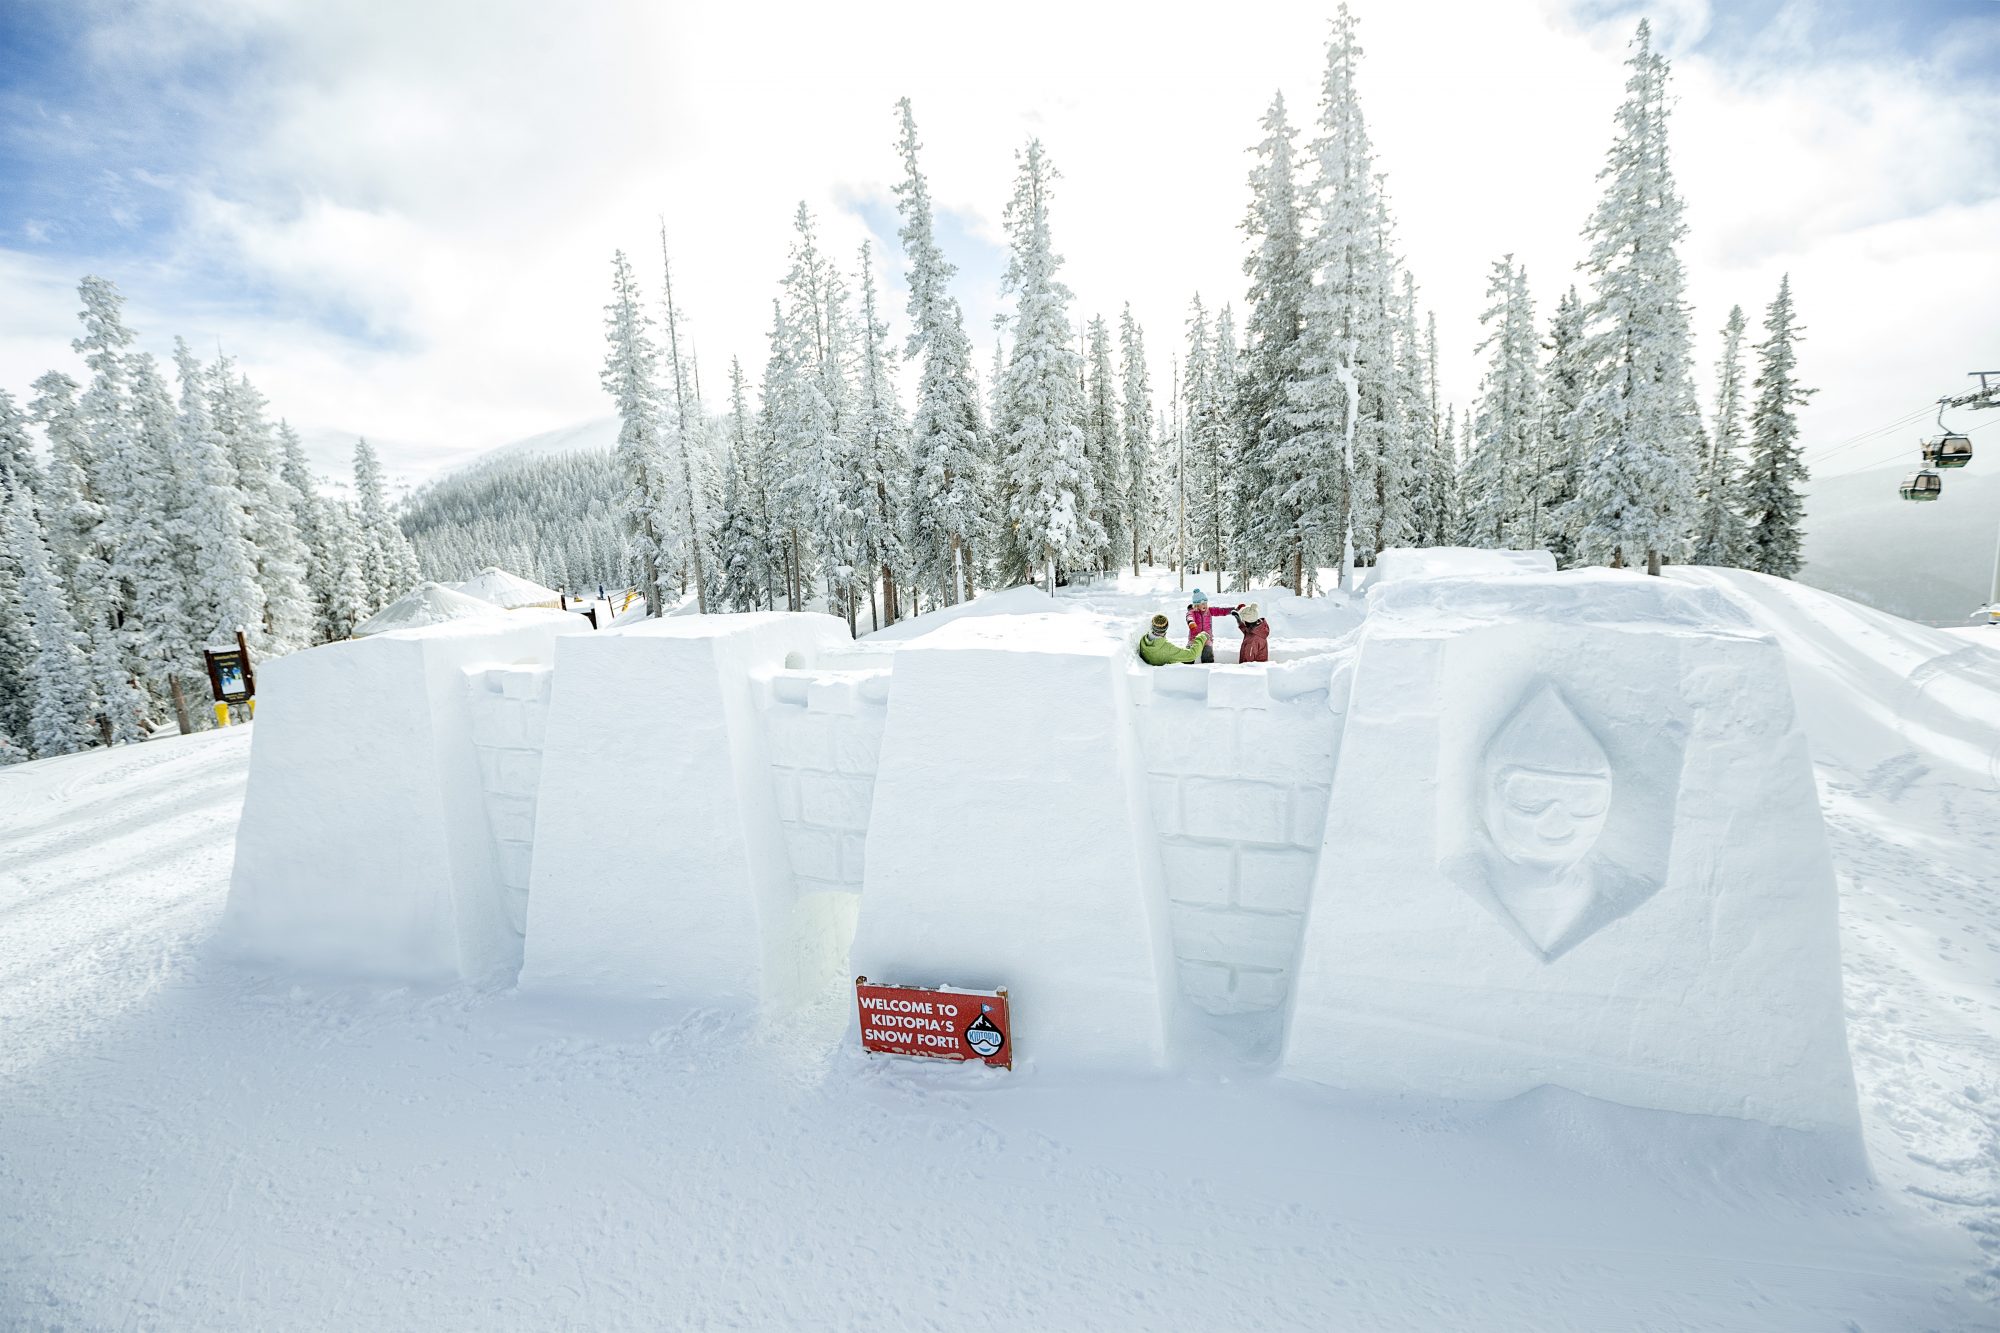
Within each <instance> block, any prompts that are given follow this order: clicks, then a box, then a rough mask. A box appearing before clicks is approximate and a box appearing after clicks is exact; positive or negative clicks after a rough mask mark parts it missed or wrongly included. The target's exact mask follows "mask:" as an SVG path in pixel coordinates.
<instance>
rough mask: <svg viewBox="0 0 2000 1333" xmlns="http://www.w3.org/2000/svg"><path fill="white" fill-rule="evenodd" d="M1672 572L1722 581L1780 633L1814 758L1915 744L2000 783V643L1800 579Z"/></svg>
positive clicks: (1878, 753)
mask: <svg viewBox="0 0 2000 1333" xmlns="http://www.w3.org/2000/svg"><path fill="white" fill-rule="evenodd" d="M1669 573H1670V576H1671V577H1672V578H1674V579H1676V580H1679V581H1681V582H1685V583H1692V584H1698V585H1701V586H1705V587H1710V588H1714V589H1716V590H1717V591H1719V592H1721V593H1722V594H1723V595H1724V596H1726V597H1728V598H1729V599H1730V600H1731V601H1732V602H1734V603H1735V604H1736V605H1737V606H1739V607H1740V608H1742V610H1743V611H1744V612H1745V613H1747V614H1748V615H1749V616H1750V618H1751V620H1752V621H1753V622H1754V623H1755V624H1756V625H1757V627H1758V628H1759V629H1762V630H1764V631H1766V632H1768V633H1770V634H1771V635H1773V636H1775V637H1776V638H1777V640H1778V643H1779V645H1780V646H1781V647H1783V648H1784V650H1785V658H1786V662H1787V664H1788V666H1789V670H1790V673H1791V678H1792V693H1793V697H1794V699H1795V701H1796V703H1797V706H1798V710H1799V718H1800V721H1801V722H1802V723H1803V724H1804V726H1805V729H1806V735H1807V738H1808V739H1809V741H1810V742H1811V744H1812V751H1813V758H1814V759H1816V760H1818V761H1819V762H1821V763H1830V764H1837V765H1839V766H1840V767H1842V768H1845V769H1848V770H1850V771H1852V772H1854V773H1858V774H1860V773H1868V772H1871V771H1873V770H1876V769H1877V768H1879V767H1880V766H1882V765H1884V764H1892V763H1898V762H1901V763H1908V762H1909V759H1908V756H1910V755H1911V754H1912V753H1913V752H1914V754H1915V755H1918V756H1921V760H1922V761H1923V762H1926V763H1930V764H1943V765H1948V766H1950V767H1952V768H1954V769H1957V770H1959V772H1960V775H1961V776H1962V777H1963V778H1965V779H1967V780H1969V781H1970V782H1971V784H1972V785H1974V786H1983V787H1988V788H1992V787H2000V652H1995V651H1994V650H1993V649H1992V648H1989V647H1987V646H1986V645H1984V644H1981V643H1967V642H1966V640H1965V637H1964V636H1962V635H1957V634H1951V633H1948V632H1946V631H1944V630H1940V629H1932V628H1929V627H1928V626H1924V625H1918V624H1915V623H1913V622H1911V621H1908V620H1903V619H1901V618H1899V617H1897V616H1892V615H1889V614H1888V613H1886V612H1883V611H1876V610H1872V609H1870V608H1869V607H1865V606H1862V605H1861V604H1860V603H1858V602H1852V601H1849V600H1848V599H1847V598H1845V597H1841V596H1839V595H1837V594H1835V593H1830V592H1822V591H1820V590H1819V589H1817V588H1809V587H1807V586H1806V585H1804V584H1802V583H1794V582H1792V581H1791V580H1789V579H1780V578H1772V577H1771V576H1769V575H1767V574H1753V573H1751V572H1749V571H1748V570H1741V569H1714V568H1708V567H1702V566H1692V567H1686V568H1677V569H1673V570H1670V571H1669ZM1994 637H1995V641H1996V642H2000V630H1995V631H1994Z"/></svg>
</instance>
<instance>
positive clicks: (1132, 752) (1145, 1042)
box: [850, 613, 1174, 1067]
mask: <svg viewBox="0 0 2000 1333" xmlns="http://www.w3.org/2000/svg"><path fill="white" fill-rule="evenodd" d="M1133 637H1134V636H1133V633H1132V632H1131V630H1130V627H1128V626H1126V625H1124V624H1122V623H1120V622H1119V621H1117V620H1112V619H1107V618H1103V617H1097V616H1090V615H1086V614H1078V613H1072V614H1066V615H1064V614H1045V615H1011V616H988V617H971V618H966V619H961V620H958V621H956V622H954V623H952V624H949V625H946V626H945V627H943V628H942V629H939V630H937V631H936V632H934V633H931V634H928V635H925V636H924V637H923V638H921V639H918V640H916V641H915V642H912V643H910V644H909V645H907V646H906V647H905V648H903V650H902V651H901V652H899V653H898V654H897V655H896V675H895V692H894V694H893V695H892V696H891V700H890V708H889V718H888V726H887V731H886V733H885V735H884V737H883V740H882V755H881V766H880V769H879V771H878V773H877V775H876V781H875V808H874V815H873V819H872V821H871V822H870V825H869V829H868V856H867V872H866V876H865V879H864V887H863V890H862V895H861V919H860V923H859V926H858V928H857V930H856V934H855V939H854V949H853V954H852V961H851V964H850V970H851V971H853V972H855V973H857V974H863V975H866V976H869V977H872V978H874V979H875V980H877V981H883V982H892V983H905V984H920V985H938V984H951V985H958V986H969V987H975V988H980V989H990V988H993V987H998V986H1007V987H1011V988H1013V989H1014V991H1015V992H1016V993H1017V994H1018V995H1019V996H1020V999H1019V1002H1018V1004H1016V1005H1015V1007H1014V1011H1013V1012H1014V1020H1015V1022H1016V1023H1017V1024H1018V1025H1020V1029H1021V1030H1022V1031H1024V1032H1032V1033H1033V1034H1034V1036H1033V1044H1032V1048H1030V1047H1028V1046H1027V1045H1025V1044H1024V1046H1023V1053H1024V1054H1025V1055H1029V1056H1030V1057H1031V1058H1032V1059H1033V1060H1034V1061H1035V1062H1037V1063H1047V1064H1049V1065H1091V1066H1107V1065H1109V1066H1125V1067H1148V1066H1156V1065H1159V1064H1161V1063H1162V1062H1163V1061H1164V1060H1165V1058H1166V1055H1167V1049H1168V1041H1169V1031H1168V1016H1169V1013H1170V1012H1171V1005H1172V997H1173V994H1174V990H1173V986H1174V955H1173V948H1172V945H1171V942H1170V940H1169V937H1168V920H1167V903H1166V892H1165V881H1164V875H1163V872H1162V870H1161V865H1160V855H1159V848H1158V844H1157V842H1156V840H1155V838H1154V836H1153V829H1152V821H1151V818H1150V816H1149V815H1148V813H1147V809H1146V802H1145V796H1144V791H1143V786H1142V784H1143V774H1144V760H1143V757H1142V756H1141V754H1140V752H1139V744H1138V738H1137V734H1136V731H1135V727H1134V722H1133V715H1132V705H1131V702H1130V700H1129V698H1128V696H1127V685H1126V666H1127V664H1128V662H1129V661H1130V660H1131V654H1132V642H1133Z"/></svg>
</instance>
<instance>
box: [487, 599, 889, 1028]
mask: <svg viewBox="0 0 2000 1333" xmlns="http://www.w3.org/2000/svg"><path fill="white" fill-rule="evenodd" d="M847 637H848V635H847V628H846V626H845V625H843V624H841V623H840V622H839V621H837V620H835V619H834V618H832V617H831V616H817V615H786V614H775V613H762V614H755V615H734V616H688V617H677V618H671V619H659V620H651V621H647V622H644V623H642V624H638V625H633V626H629V627H621V628H619V629H617V630H613V631H606V632H603V633H594V634H593V633H585V634H581V635H575V636H571V637H568V638H565V639H564V640H563V641H562V643H561V645H560V646H559V649H558V651H557V654H556V663H555V666H556V671H555V685H554V692H553V695H552V698H551V702H550V708H549V721H548V738H547V748H546V750H545V752H544V754H543V757H542V773H541V784H540V795H539V799H538V802H537V808H536V837H535V852H534V861H533V866H532V869H531V871H530V874H529V886H530V889H529V897H528V933H527V947H526V953H525V958H524V961H523V964H522V969H521V985H522V987H523V988H524V989H539V990H561V991H588V992H591V993H596V994H610V995H623V996H629V997H641V998H666V999H674V1000H681V1001H687V1002H691V1003H699V1004H724V1005H727V1004H738V1005H750V1006H754V1005H756V1004H758V1003H761V1002H772V1003H780V1004H782V1003H787V1002H790V1001H792V1000H794V999H796V998H797V997H798V996H799V995H800V994H801V993H803V992H804V991H807V990H810V989H812V988H813V987H814V986H815V985H816V984H817V983H819V982H820V981H823V980H824V979H825V978H826V977H828V976H830V975H831V971H830V969H832V968H833V967H835V966H836V965H837V962H838V956H839V951H840V948H841V946H842V945H844V944H845V936H844V930H843V924H844V921H847V920H851V910H852V909H851V899H849V900H847V905H845V908H844V912H845V915H843V904H839V903H833V902H830V901H829V895H824V894H814V895H802V894H800V893H799V891H798V886H797V884H796V882H795V880H794V879H793V876H792V874H791V869H790V866H789V864H788V861H787V854H786V850H785V841H784V837H783V831H782V824H781V822H780V819H779V812H778V805H777V801H776V799H775V794H774V791H773V785H772V771H771V759H770V755H769V753H768V750H767V746H766V741H765V735H764V727H763V724H762V720H761V717H760V714H759V710H758V708H757V706H756V699H755V691H754V689H753V686H752V678H753V677H754V676H756V675H758V674H760V673H769V672H771V671H774V670H776V669H779V668H782V667H783V666H784V664H785V663H786V662H787V660H788V659H790V660H797V661H800V662H808V661H810V660H811V659H812V658H813V656H815V655H816V654H817V653H819V652H821V651H825V650H829V649H831V648H833V647H835V646H837V645H839V644H842V643H845V642H846V641H847Z"/></svg>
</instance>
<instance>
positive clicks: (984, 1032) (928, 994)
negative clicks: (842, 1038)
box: [854, 977, 1014, 1069]
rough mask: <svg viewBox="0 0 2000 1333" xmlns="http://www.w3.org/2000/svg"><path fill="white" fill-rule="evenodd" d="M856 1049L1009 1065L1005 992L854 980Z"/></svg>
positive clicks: (1010, 1043) (1010, 1037) (1009, 1027)
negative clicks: (858, 1022)
mask: <svg viewBox="0 0 2000 1333" xmlns="http://www.w3.org/2000/svg"><path fill="white" fill-rule="evenodd" d="M854 1002H855V1006H856V1008H857V1009H858V1010H859V1012H860V1014H861V1049H863V1050H865V1051H880V1052H882V1053H884V1054H886V1055H916V1056H923V1057H927V1058H929V1059H933V1060H983V1061H985V1062H986V1063H987V1064H989V1065H994V1066H996V1067H998V1068H1001V1069H1012V1068H1013V1067H1014V1028H1013V1024H1012V1023H1011V1022H1010V1021H1009V1016H1008V1012H1007V991H1006V988H1005V987H1002V988H1001V989H999V990H992V991H982V990H956V989H953V988H951V987H948V986H884V985H879V984H875V983H871V982H870V981H869V980H868V978H867V977H856V978H855V979H854Z"/></svg>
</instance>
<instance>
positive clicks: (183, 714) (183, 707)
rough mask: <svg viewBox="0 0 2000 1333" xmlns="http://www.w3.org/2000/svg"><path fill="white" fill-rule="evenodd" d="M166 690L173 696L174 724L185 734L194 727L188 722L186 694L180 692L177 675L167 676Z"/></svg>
mask: <svg viewBox="0 0 2000 1333" xmlns="http://www.w3.org/2000/svg"><path fill="white" fill-rule="evenodd" d="M167 692H168V693H169V694H171V695H173V697H174V724H175V725H176V726H178V727H179V728H180V729H181V735H183V736H185V735H187V734H188V733H189V732H190V731H193V730H194V728H193V727H192V726H190V725H189V724H188V706H187V696H186V695H184V694H182V693H181V678H180V677H179V676H168V677H167Z"/></svg>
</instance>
